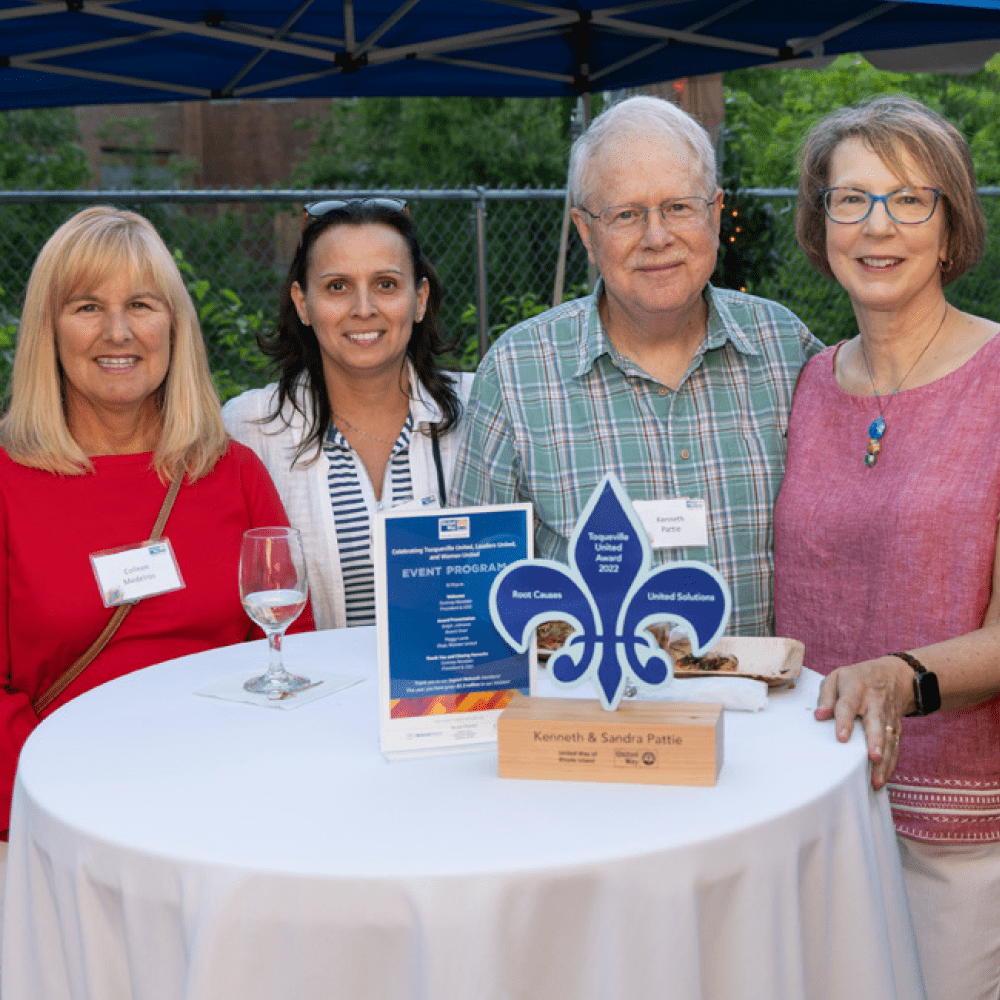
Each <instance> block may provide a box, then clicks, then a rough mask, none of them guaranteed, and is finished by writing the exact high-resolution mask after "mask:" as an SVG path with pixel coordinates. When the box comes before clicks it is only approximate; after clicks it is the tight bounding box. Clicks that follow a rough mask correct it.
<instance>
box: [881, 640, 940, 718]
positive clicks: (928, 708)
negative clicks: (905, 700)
mask: <svg viewBox="0 0 1000 1000" xmlns="http://www.w3.org/2000/svg"><path fill="white" fill-rule="evenodd" d="M889 655H890V656H898V657H899V658H900V659H901V660H903V661H904V662H905V663H908V664H909V665H910V666H911V667H913V700H914V701H915V702H916V705H917V707H916V709H915V710H914V711H912V712H910V713H908V715H930V714H931V712H936V711H937V710H938V709H939V708H940V707H941V690H940V688H939V687H938V679H937V674H933V673H931V672H930V671H929V670H928V669H927V668H926V667H925V666H924V665H923V664H922V663H921V662H920V661H919V660H918V659H917V658H916V657H915V656H910V654H909V653H890V654H889Z"/></svg>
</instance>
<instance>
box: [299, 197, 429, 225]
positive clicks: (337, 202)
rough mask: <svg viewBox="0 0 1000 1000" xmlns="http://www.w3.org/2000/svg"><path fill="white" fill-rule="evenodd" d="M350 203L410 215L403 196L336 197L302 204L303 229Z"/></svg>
mask: <svg viewBox="0 0 1000 1000" xmlns="http://www.w3.org/2000/svg"><path fill="white" fill-rule="evenodd" d="M349 205H359V206H360V207H361V208H384V209H386V210H387V211H389V212H399V213H400V214H401V215H409V214H410V210H409V208H407V206H406V202H405V201H403V199H402V198H335V199H333V200H332V201H314V202H312V204H310V205H303V206H302V231H303V232H305V230H306V226H308V225H309V223H310V222H312V221H313V220H314V219H322V218H323V216H324V215H329V214H330V213H331V212H338V211H341V210H342V209H345V208H347V207H348V206H349Z"/></svg>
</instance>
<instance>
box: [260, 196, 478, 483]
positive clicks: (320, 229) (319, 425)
mask: <svg viewBox="0 0 1000 1000" xmlns="http://www.w3.org/2000/svg"><path fill="white" fill-rule="evenodd" d="M366 225H382V226H391V227H392V228H393V229H395V230H396V232H397V233H399V235H400V236H402V238H403V241H404V242H405V243H406V246H407V249H408V250H409V253H410V261H411V263H412V264H413V277H414V282H415V284H416V286H417V287H419V286H420V282H421V281H423V280H424V279H425V278H426V279H427V285H428V288H429V290H430V294H429V295H428V297H427V308H426V310H425V311H424V317H423V319H422V320H420V321H419V322H417V323H414V324H413V332H412V333H411V334H410V340H409V342H408V344H407V346H406V356H407V357H408V358H409V360H410V362H411V363H412V364H413V368H414V371H415V372H416V374H417V378H418V379H419V381H420V383H421V384H422V385H423V386H424V388H425V389H426V390H427V392H428V393H430V396H431V398H432V399H433V400H434V402H435V403H437V405H438V407H439V408H440V410H441V414H442V419H441V420H440V421H439V422H438V423H437V424H435V425H434V429H435V431H436V432H437V433H438V434H444V433H445V432H446V431H448V430H450V429H451V428H452V427H454V426H455V425H456V424H457V423H458V420H459V417H460V416H461V413H462V404H461V402H460V401H459V398H458V395H457V393H456V392H455V385H454V382H453V380H452V378H451V376H450V375H449V374H448V373H447V372H446V371H444V370H443V369H442V368H441V367H440V366H439V365H438V360H437V359H438V357H439V355H440V354H441V352H442V351H443V350H444V349H445V347H446V346H447V345H446V344H445V343H444V340H443V337H442V333H441V330H440V329H439V326H438V313H439V310H440V307H441V299H442V297H443V295H444V288H443V286H442V285H441V279H440V278H439V277H438V275H437V271H435V270H434V267H433V266H432V265H431V262H430V261H429V260H428V259H427V257H426V256H425V254H424V253H423V252H422V251H421V249H420V244H419V243H418V241H417V234H416V230H415V229H414V226H413V222H412V220H411V219H410V217H409V215H407V214H406V213H405V212H404V211H401V210H397V209H394V208H392V207H391V205H386V204H380V203H379V201H378V199H358V200H354V201H348V202H346V203H345V204H344V206H343V207H342V208H336V209H333V210H332V211H329V212H327V213H325V214H324V215H321V216H317V217H316V218H311V219H310V220H309V222H308V223H307V225H306V227H305V230H304V231H303V233H302V239H301V241H300V242H299V246H298V249H297V250H296V251H295V257H294V259H293V260H292V266H291V267H290V268H289V271H288V275H287V277H286V278H285V281H284V283H283V284H282V286H281V297H280V299H279V303H278V322H277V324H276V326H275V327H274V329H273V330H271V331H269V332H267V333H264V334H258V335H257V343H258V344H259V346H260V349H261V351H262V352H263V353H264V354H265V355H266V356H267V357H268V358H270V359H271V364H272V366H273V367H274V368H275V369H276V370H277V372H278V393H277V400H276V403H275V409H274V412H273V413H272V414H270V415H269V416H267V417H266V418H265V422H267V421H271V420H274V419H276V418H277V417H278V416H279V415H280V414H281V411H282V409H283V408H284V405H285V403H286V402H289V403H291V405H292V407H293V408H294V409H295V410H298V412H299V413H301V414H302V416H303V417H305V416H306V408H305V405H304V403H305V400H304V399H303V398H302V397H301V396H300V392H301V393H303V394H304V395H307V396H308V397H309V398H310V401H311V402H312V412H313V417H312V422H311V424H309V425H307V427H306V435H305V437H304V438H303V440H302V441H301V442H299V446H298V448H297V449H296V452H295V458H294V460H293V464H294V462H297V461H298V460H299V459H300V458H302V456H303V455H304V454H305V453H306V452H307V451H308V450H309V449H310V448H315V450H316V456H315V457H317V458H318V457H319V453H320V451H321V450H322V447H323V439H324V438H325V437H326V434H327V431H328V430H329V428H330V420H331V416H332V409H333V408H332V407H331V405H330V399H329V397H328V395H327V392H326V382H325V379H324V377H323V355H322V352H321V351H320V346H319V341H318V340H317V339H316V332H315V331H314V330H313V328H312V327H310V326H306V325H305V324H304V323H303V322H302V321H301V320H300V319H299V314H298V312H297V310H296V308H295V303H294V302H293V301H292V285H294V284H295V283H296V282H298V284H299V287H300V288H301V289H302V290H303V291H305V289H306V283H307V279H308V272H309V257H310V254H311V253H312V248H313V247H314V246H315V245H316V241H317V240H318V239H319V238H320V236H322V235H323V233H325V232H326V231H327V230H328V229H333V228H334V226H366ZM303 373H304V374H305V376H306V378H305V380H304V385H301V386H300V385H299V384H298V383H299V380H300V378H301V376H302V375H303ZM412 391H413V387H412V386H411V393H412ZM283 419H285V423H286V425H287V423H288V421H287V419H286V418H283Z"/></svg>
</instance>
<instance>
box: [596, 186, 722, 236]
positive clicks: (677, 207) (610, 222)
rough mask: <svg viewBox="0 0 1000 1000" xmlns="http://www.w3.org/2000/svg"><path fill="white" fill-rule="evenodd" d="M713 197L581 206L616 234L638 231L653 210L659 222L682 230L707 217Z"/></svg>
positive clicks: (691, 196)
mask: <svg viewBox="0 0 1000 1000" xmlns="http://www.w3.org/2000/svg"><path fill="white" fill-rule="evenodd" d="M714 200H715V199H714V198H702V197H701V196H700V195H690V196H689V197H686V198H668V199H667V200H666V201H664V202H661V203H660V204H659V205H654V206H652V207H649V206H646V205H611V206H609V207H608V208H602V209H601V210H600V211H599V212H591V211H590V209H589V208H584V207H583V206H582V205H580V206H578V207H579V208H580V210H581V211H582V212H586V213H587V215H589V216H590V217H591V218H592V219H600V220H601V222H602V223H603V224H604V225H605V226H607V227H608V229H610V230H611V231H612V232H614V233H626V232H631V231H633V230H635V231H638V230H639V229H640V228H641V227H642V226H645V225H646V222H647V221H648V219H649V213H650V212H659V213H660V221H661V222H662V223H663V225H665V226H666V227H667V228H669V229H683V228H684V227H685V226H693V225H696V224H698V223H700V222H701V221H702V220H703V219H704V216H705V209H706V208H708V206H709V205H711V204H712V202H713V201H714Z"/></svg>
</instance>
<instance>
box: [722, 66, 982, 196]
mask: <svg viewBox="0 0 1000 1000" xmlns="http://www.w3.org/2000/svg"><path fill="white" fill-rule="evenodd" d="M886 93H904V94H909V95H910V96H911V97H915V98H917V99H918V100H920V101H923V102H924V103H925V104H926V105H928V106H929V107H931V108H934V110H936V111H939V112H941V114H943V115H944V116H945V117H946V118H948V119H949V120H950V121H952V122H953V123H954V124H955V125H956V126H957V127H958V128H959V130H960V131H961V132H962V133H963V135H964V136H965V137H966V139H967V140H968V141H969V145H970V146H971V147H972V152H973V159H974V161H975V164H976V175H977V180H978V182H979V183H980V184H982V185H992V184H998V183H1000V67H998V65H997V62H996V61H995V60H994V61H992V62H991V63H990V64H989V65H987V67H986V68H984V69H983V70H981V71H980V72H978V73H974V74H972V75H969V76H947V75H944V74H936V73H890V72H886V71H884V70H878V69H875V68H874V67H873V66H871V65H870V64H869V63H868V62H866V61H865V60H864V59H863V58H862V57H861V56H860V55H844V56H839V57H838V58H837V59H835V60H834V61H833V63H832V64H831V65H830V66H828V67H827V68H826V69H822V70H811V69H806V70H803V69H767V70H764V69H748V70H737V71H735V72H731V73H727V74H726V124H727V126H728V128H729V129H731V131H732V134H733V145H734V148H735V149H736V150H737V151H738V153H739V156H740V161H741V180H742V183H743V186H744V187H794V186H795V185H796V184H797V180H798V176H797V169H796V155H797V152H798V149H799V146H800V145H801V143H802V140H803V139H804V138H805V135H806V133H807V132H808V131H809V129H810V127H811V126H812V125H813V124H814V123H815V122H816V121H817V120H818V119H819V118H821V117H822V116H823V115H825V114H827V113H828V112H830V111H833V110H835V109H836V108H841V107H844V106H845V105H849V104H856V103H857V102H858V101H860V100H862V99H864V98H866V97H872V96H875V95H877V94H886Z"/></svg>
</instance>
